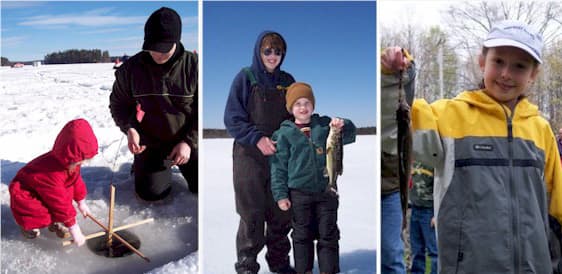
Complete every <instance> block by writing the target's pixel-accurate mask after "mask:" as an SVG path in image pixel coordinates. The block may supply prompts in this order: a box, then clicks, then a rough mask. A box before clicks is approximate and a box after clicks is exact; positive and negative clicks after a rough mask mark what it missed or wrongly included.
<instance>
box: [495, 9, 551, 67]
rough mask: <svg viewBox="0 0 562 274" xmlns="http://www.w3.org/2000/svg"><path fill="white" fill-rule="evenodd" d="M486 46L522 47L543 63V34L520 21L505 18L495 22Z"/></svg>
mask: <svg viewBox="0 0 562 274" xmlns="http://www.w3.org/2000/svg"><path fill="white" fill-rule="evenodd" d="M484 46H485V47H487V48H493V47H501V46H511V47H516V48H520V49H522V50H524V51H526V52H527V53H529V54H530V55H531V56H533V58H535V60H537V62H539V63H541V64H542V59H541V52H542V47H543V41H542V35H541V34H540V33H539V32H538V31H536V30H535V29H533V28H531V27H530V26H528V25H527V24H525V23H522V22H519V21H514V20H504V21H500V22H497V23H495V24H494V26H493V27H492V29H491V30H490V33H488V37H486V40H484Z"/></svg>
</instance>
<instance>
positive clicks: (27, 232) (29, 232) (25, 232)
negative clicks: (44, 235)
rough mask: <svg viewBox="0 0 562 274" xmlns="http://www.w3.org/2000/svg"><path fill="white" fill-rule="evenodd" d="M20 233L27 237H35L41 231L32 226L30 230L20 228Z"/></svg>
mask: <svg viewBox="0 0 562 274" xmlns="http://www.w3.org/2000/svg"><path fill="white" fill-rule="evenodd" d="M21 234H22V235H23V236H24V237H25V238H27V239H35V238H37V237H38V236H39V235H40V234H41V231H40V230H39V229H38V228H34V229H31V230H24V229H23V228H22V229H21Z"/></svg>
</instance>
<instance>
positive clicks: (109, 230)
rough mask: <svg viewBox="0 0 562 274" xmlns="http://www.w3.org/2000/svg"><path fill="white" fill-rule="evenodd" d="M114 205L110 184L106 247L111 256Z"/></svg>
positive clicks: (112, 189) (112, 186)
mask: <svg viewBox="0 0 562 274" xmlns="http://www.w3.org/2000/svg"><path fill="white" fill-rule="evenodd" d="M114 207H115V186H114V185H113V184H111V186H110V187H109V215H108V216H109V222H108V224H107V227H108V228H109V229H108V231H107V232H108V233H107V247H108V248H109V256H113V254H112V249H111V245H112V244H113V209H114Z"/></svg>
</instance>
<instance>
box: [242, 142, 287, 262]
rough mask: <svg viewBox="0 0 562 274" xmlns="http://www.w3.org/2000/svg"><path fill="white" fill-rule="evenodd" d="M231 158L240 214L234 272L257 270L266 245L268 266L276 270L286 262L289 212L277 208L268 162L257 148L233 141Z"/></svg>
mask: <svg viewBox="0 0 562 274" xmlns="http://www.w3.org/2000/svg"><path fill="white" fill-rule="evenodd" d="M233 160H234V161H233V175H234V194H235V199H236V212H238V215H240V223H239V225H238V234H237V235H236V251H237V256H238V262H237V263H236V264H235V268H236V271H237V272H238V273H241V272H244V271H250V272H253V273H257V272H258V270H259V264H258V263H257V260H256V258H257V255H258V253H259V252H260V251H261V250H262V249H263V247H264V245H265V246H267V253H266V255H265V258H266V260H267V263H268V265H269V269H270V270H271V272H278V270H279V269H281V268H283V267H285V266H288V265H289V251H290V250H291V244H290V242H289V238H288V236H287V235H288V234H289V231H290V229H291V216H290V213H289V211H282V210H280V209H279V207H278V206H277V203H276V202H275V201H274V200H273V195H272V193H271V182H270V173H269V161H268V159H267V158H266V157H264V156H263V155H262V154H261V152H260V151H259V150H258V149H257V148H256V147H245V146H241V145H239V144H237V143H234V149H233ZM266 224H267V225H266Z"/></svg>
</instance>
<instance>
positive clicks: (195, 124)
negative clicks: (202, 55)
mask: <svg viewBox="0 0 562 274" xmlns="http://www.w3.org/2000/svg"><path fill="white" fill-rule="evenodd" d="M189 56H191V58H190V60H189V62H188V64H187V69H186V74H187V76H186V77H187V81H188V88H189V89H190V90H192V91H193V103H192V104H191V113H190V114H189V115H190V116H189V119H188V120H189V122H188V125H187V127H188V128H187V132H186V135H185V139H184V141H185V142H186V143H187V144H188V145H189V147H190V148H191V149H192V150H193V149H197V147H198V144H197V142H198V141H197V138H198V130H199V85H198V77H199V67H198V62H199V59H198V55H197V54H190V55H189Z"/></svg>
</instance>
